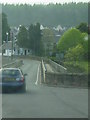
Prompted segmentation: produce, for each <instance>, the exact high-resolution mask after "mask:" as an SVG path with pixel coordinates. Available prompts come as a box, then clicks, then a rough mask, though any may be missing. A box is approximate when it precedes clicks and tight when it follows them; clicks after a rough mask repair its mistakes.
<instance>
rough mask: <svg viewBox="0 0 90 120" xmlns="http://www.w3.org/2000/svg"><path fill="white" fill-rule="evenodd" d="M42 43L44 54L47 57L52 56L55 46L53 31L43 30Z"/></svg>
mask: <svg viewBox="0 0 90 120" xmlns="http://www.w3.org/2000/svg"><path fill="white" fill-rule="evenodd" d="M41 39H42V42H43V46H44V52H45V56H46V55H50V54H49V53H50V51H52V50H53V44H54V41H55V39H54V33H53V31H52V30H51V29H49V28H46V29H43V30H42V38H41Z"/></svg>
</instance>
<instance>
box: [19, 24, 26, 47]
mask: <svg viewBox="0 0 90 120" xmlns="http://www.w3.org/2000/svg"><path fill="white" fill-rule="evenodd" d="M17 39H18V41H17V44H18V45H19V46H20V47H22V48H27V45H28V32H27V29H26V28H25V27H24V26H20V30H19V33H18V36H17Z"/></svg>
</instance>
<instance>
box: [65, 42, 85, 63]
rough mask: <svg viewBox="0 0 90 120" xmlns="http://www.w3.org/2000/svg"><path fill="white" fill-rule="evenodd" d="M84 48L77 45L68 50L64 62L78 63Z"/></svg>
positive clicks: (82, 55)
mask: <svg viewBox="0 0 90 120" xmlns="http://www.w3.org/2000/svg"><path fill="white" fill-rule="evenodd" d="M84 52H85V50H84V48H83V46H82V45H81V44H78V45H77V46H76V47H73V48H69V50H68V51H67V53H66V54H65V61H78V60H82V58H83V57H84Z"/></svg>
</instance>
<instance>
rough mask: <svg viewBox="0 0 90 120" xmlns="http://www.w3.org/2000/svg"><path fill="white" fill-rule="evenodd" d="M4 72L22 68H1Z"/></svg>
mask: <svg viewBox="0 0 90 120" xmlns="http://www.w3.org/2000/svg"><path fill="white" fill-rule="evenodd" d="M1 69H2V70H20V68H1Z"/></svg>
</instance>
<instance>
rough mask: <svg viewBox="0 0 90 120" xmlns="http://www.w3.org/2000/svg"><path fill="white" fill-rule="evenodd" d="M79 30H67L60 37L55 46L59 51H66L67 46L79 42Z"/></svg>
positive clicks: (72, 45)
mask: <svg viewBox="0 0 90 120" xmlns="http://www.w3.org/2000/svg"><path fill="white" fill-rule="evenodd" d="M81 41H82V35H81V32H80V31H79V30H77V29H75V28H72V29H69V30H67V31H66V32H65V33H64V34H63V36H62V37H61V38H60V40H59V42H58V45H57V48H58V49H59V51H60V52H64V53H65V52H66V51H67V50H68V49H69V48H72V47H75V46H76V45H78V43H81Z"/></svg>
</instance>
